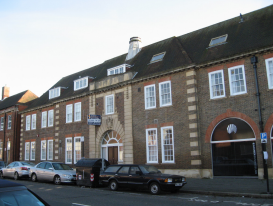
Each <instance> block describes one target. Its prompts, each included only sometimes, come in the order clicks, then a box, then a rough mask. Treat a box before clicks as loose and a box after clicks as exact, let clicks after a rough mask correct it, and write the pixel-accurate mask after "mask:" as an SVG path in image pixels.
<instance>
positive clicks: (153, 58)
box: [150, 52, 166, 63]
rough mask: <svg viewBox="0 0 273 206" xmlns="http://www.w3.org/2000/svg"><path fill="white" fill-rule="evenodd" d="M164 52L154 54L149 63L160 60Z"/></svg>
mask: <svg viewBox="0 0 273 206" xmlns="http://www.w3.org/2000/svg"><path fill="white" fill-rule="evenodd" d="M165 53H166V52H162V53H160V54H155V55H154V56H153V57H152V59H151V61H150V63H154V62H158V61H162V59H163V57H164V55H165Z"/></svg>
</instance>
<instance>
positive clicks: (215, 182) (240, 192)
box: [180, 177, 273, 199]
mask: <svg viewBox="0 0 273 206" xmlns="http://www.w3.org/2000/svg"><path fill="white" fill-rule="evenodd" d="M268 183H269V192H267V180H265V179H254V178H231V177H227V178H224V177H222V178H220V177H214V178H213V179H195V178H187V184H186V185H185V186H184V187H182V189H180V192H183V193H192V194H203V195H215V196H233V197H253V198H270V199H273V179H269V180H268Z"/></svg>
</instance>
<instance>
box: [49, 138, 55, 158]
mask: <svg viewBox="0 0 273 206" xmlns="http://www.w3.org/2000/svg"><path fill="white" fill-rule="evenodd" d="M49 143H52V148H50V147H49V146H50V144H49ZM50 149H52V151H50ZM53 150H54V143H53V139H49V140H47V160H53V155H54V152H53ZM50 153H52V154H50ZM50 155H52V158H50Z"/></svg>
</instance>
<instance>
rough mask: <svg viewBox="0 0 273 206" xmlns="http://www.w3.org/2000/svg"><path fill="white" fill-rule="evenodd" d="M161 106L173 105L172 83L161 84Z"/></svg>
mask: <svg viewBox="0 0 273 206" xmlns="http://www.w3.org/2000/svg"><path fill="white" fill-rule="evenodd" d="M159 98H160V106H161V107H163V106H169V105H172V91H171V81H166V82H161V83H159Z"/></svg>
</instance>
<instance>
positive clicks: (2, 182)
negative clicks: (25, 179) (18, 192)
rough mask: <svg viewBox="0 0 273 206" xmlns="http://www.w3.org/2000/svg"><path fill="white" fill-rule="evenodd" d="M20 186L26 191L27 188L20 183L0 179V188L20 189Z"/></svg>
mask: <svg viewBox="0 0 273 206" xmlns="http://www.w3.org/2000/svg"><path fill="white" fill-rule="evenodd" d="M19 186H21V187H22V186H23V187H24V188H25V189H26V187H25V186H24V185H22V184H20V183H17V182H11V181H8V180H3V179H0V188H6V187H19Z"/></svg>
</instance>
